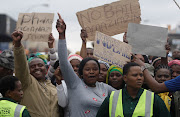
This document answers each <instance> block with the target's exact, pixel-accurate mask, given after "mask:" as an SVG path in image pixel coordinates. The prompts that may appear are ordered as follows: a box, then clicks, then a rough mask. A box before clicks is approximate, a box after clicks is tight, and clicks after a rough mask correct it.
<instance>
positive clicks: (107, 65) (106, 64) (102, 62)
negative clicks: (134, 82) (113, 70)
mask: <svg viewBox="0 0 180 117" xmlns="http://www.w3.org/2000/svg"><path fill="white" fill-rule="evenodd" d="M98 62H99V64H104V65H105V66H106V68H107V69H109V67H110V66H109V64H108V63H106V62H104V61H101V60H98Z"/></svg>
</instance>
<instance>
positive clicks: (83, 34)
mask: <svg viewBox="0 0 180 117" xmlns="http://www.w3.org/2000/svg"><path fill="white" fill-rule="evenodd" d="M80 36H81V39H82V46H81V51H80V56H81V57H82V58H86V57H87V49H86V42H87V40H86V38H87V37H88V36H87V32H86V30H84V29H82V30H81V35H80Z"/></svg>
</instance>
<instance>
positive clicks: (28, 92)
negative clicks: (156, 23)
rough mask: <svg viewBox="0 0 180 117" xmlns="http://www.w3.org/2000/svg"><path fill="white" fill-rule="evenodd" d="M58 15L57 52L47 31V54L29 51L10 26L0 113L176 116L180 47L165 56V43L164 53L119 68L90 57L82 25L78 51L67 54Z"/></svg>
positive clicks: (0, 116) (0, 76) (0, 79)
mask: <svg viewBox="0 0 180 117" xmlns="http://www.w3.org/2000/svg"><path fill="white" fill-rule="evenodd" d="M58 16H59V19H58V20H57V23H56V28H57V31H58V33H59V41H58V51H57V52H56V51H55V49H54V42H55V41H54V40H55V39H54V37H53V34H50V35H49V40H48V43H47V44H48V47H49V51H48V54H46V55H44V54H41V53H40V52H36V53H31V54H28V53H27V52H26V51H25V49H24V47H23V45H22V43H21V39H22V38H23V32H21V31H14V32H13V33H12V38H13V44H14V48H13V51H11V50H5V51H2V52H1V53H0V117H5V116H8V117H16V116H18V117H19V116H21V117H30V116H31V117H95V116H97V117H115V116H116V117H117V116H119V117H121V116H125V117H132V116H134V117H137V116H153V117H169V116H172V117H180V91H179V90H180V76H179V75H180V50H178V49H175V50H174V51H173V52H172V56H171V57H170V56H168V53H169V51H170V48H169V45H168V43H167V44H166V46H165V49H166V50H167V56H166V57H158V56H147V55H141V54H134V55H132V58H131V61H130V62H128V63H127V64H125V65H124V67H123V68H119V67H117V66H114V65H111V64H108V63H107V62H104V61H101V60H98V58H96V57H94V56H93V48H86V43H87V40H86V39H87V37H88V35H87V33H86V30H84V29H82V30H81V34H80V37H81V39H82V47H81V50H80V52H77V53H76V54H72V53H68V50H67V47H66V33H65V32H66V24H65V22H64V20H63V19H62V18H61V16H60V14H58ZM67 28H68V26H67ZM123 41H124V42H125V43H128V41H127V40H126V33H125V34H124V37H123ZM57 53H58V54H57ZM57 55H58V56H57ZM117 59H118V58H117Z"/></svg>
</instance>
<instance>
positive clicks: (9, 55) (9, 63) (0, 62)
mask: <svg viewBox="0 0 180 117" xmlns="http://www.w3.org/2000/svg"><path fill="white" fill-rule="evenodd" d="M0 66H2V67H4V68H7V69H11V70H14V55H13V52H12V51H11V50H4V51H3V52H2V53H1V54H0Z"/></svg>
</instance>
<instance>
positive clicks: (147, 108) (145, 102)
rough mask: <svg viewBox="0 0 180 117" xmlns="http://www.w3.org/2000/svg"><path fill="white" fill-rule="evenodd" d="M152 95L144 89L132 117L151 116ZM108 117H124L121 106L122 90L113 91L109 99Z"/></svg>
mask: <svg viewBox="0 0 180 117" xmlns="http://www.w3.org/2000/svg"><path fill="white" fill-rule="evenodd" d="M153 103H154V93H153V92H150V91H147V90H145V89H144V91H143V93H142V95H141V97H140V98H139V101H138V103H137V105H136V108H135V109H134V112H133V115H132V117H137V116H145V117H152V116H153ZM109 116H110V117H124V115H123V105H122V90H118V91H113V92H112V93H111V95H110V99H109Z"/></svg>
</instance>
